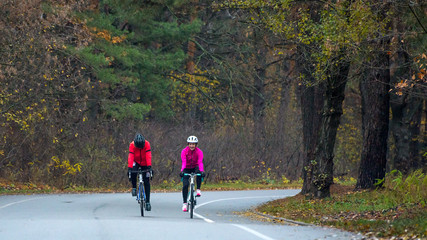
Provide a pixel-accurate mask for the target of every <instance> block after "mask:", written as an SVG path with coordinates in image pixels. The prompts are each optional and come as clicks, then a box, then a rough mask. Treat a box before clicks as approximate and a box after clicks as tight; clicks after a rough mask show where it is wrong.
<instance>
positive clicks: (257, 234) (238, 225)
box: [193, 196, 283, 240]
mask: <svg viewBox="0 0 427 240" xmlns="http://www.w3.org/2000/svg"><path fill="white" fill-rule="evenodd" d="M279 197H283V196H259V197H240V198H223V199H217V200H213V201H209V202H205V203H202V204H198V205H196V207H195V208H194V210H196V209H197V208H199V207H201V206H204V205H207V204H210V203H214V202H221V201H229V200H240V199H251V198H279ZM193 214H194V215H195V216H197V217H198V218H201V219H203V220H204V221H205V222H207V223H215V221H213V220H211V219H209V218H206V217H204V216H202V215H200V214H197V213H195V212H194V213H193ZM233 226H236V227H238V228H240V229H243V230H245V231H247V232H249V233H251V234H253V235H255V236H257V237H259V238H261V239H263V240H274V239H273V238H270V237H268V236H265V235H264V234H262V233H260V232H257V231H255V230H253V229H250V228H248V227H245V226H243V225H240V224H233Z"/></svg>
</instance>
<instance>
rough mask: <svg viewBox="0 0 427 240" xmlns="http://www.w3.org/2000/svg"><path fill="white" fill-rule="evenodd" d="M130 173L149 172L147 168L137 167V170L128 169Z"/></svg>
mask: <svg viewBox="0 0 427 240" xmlns="http://www.w3.org/2000/svg"><path fill="white" fill-rule="evenodd" d="M130 172H131V173H147V172H151V170H149V169H138V170H130Z"/></svg>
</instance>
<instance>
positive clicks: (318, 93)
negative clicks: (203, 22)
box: [299, 84, 324, 194]
mask: <svg viewBox="0 0 427 240" xmlns="http://www.w3.org/2000/svg"><path fill="white" fill-rule="evenodd" d="M323 93H324V87H323V84H320V85H315V86H313V87H306V86H304V85H302V86H301V87H300V93H299V94H300V99H301V113H302V130H303V151H304V152H303V154H304V156H303V157H304V163H303V170H302V178H303V180H304V184H303V186H302V190H301V193H302V194H309V193H310V192H314V191H315V189H312V188H313V187H314V186H313V184H311V182H312V171H308V170H309V166H310V162H311V159H314V152H315V150H316V147H317V143H318V139H319V138H318V133H319V129H320V122H321V119H322V114H321V112H322V104H323V99H324V96H323V95H324V94H323Z"/></svg>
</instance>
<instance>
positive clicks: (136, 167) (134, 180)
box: [130, 165, 138, 196]
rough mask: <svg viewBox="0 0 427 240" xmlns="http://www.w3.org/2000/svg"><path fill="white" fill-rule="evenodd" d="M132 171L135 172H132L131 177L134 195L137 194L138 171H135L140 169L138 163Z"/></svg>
mask: <svg viewBox="0 0 427 240" xmlns="http://www.w3.org/2000/svg"><path fill="white" fill-rule="evenodd" d="M132 171H133V172H132V173H131V174H130V178H131V180H130V181H131V183H132V196H136V177H137V175H138V173H136V172H134V171H138V165H135V166H133V168H132Z"/></svg>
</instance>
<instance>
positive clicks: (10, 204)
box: [0, 197, 41, 209]
mask: <svg viewBox="0 0 427 240" xmlns="http://www.w3.org/2000/svg"><path fill="white" fill-rule="evenodd" d="M39 198H41V197H37V198H30V199H25V200H21V201H17V202H12V203H9V204H6V205H3V206H0V209H2V208H7V207H9V206H12V205H15V204H18V203H23V202H28V201H31V200H36V199H39Z"/></svg>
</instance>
